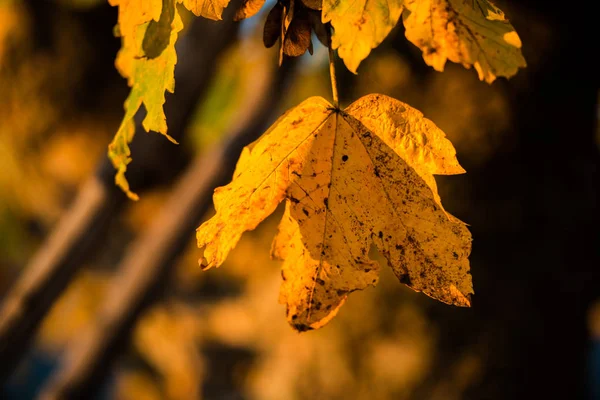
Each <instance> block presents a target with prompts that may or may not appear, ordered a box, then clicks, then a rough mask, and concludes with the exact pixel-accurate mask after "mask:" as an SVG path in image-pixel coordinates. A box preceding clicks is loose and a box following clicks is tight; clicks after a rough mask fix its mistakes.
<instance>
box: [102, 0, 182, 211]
mask: <svg viewBox="0 0 600 400" xmlns="http://www.w3.org/2000/svg"><path fill="white" fill-rule="evenodd" d="M141 3H143V4H146V3H145V2H141ZM125 4H126V5H124V4H120V6H119V32H120V33H121V35H122V36H123V40H122V41H123V46H122V48H121V50H120V51H119V54H118V55H117V61H116V65H117V68H118V69H119V71H120V72H121V74H122V75H123V76H124V77H126V78H128V83H129V85H130V86H131V92H130V93H129V96H128V97H127V99H126V100H125V116H124V117H123V121H122V122H121V126H120V127H119V130H118V131H117V133H116V135H115V137H114V139H113V141H112V143H111V144H110V146H109V153H108V154H109V157H110V159H111V160H112V163H113V165H114V166H115V168H116V169H117V175H116V177H115V182H116V183H117V185H119V186H120V187H121V188H122V189H123V190H124V191H125V193H127V195H128V196H129V197H130V198H131V199H134V200H136V199H137V198H138V197H137V195H136V194H135V193H133V192H131V190H130V189H129V183H128V182H127V179H126V178H125V171H126V170H127V165H128V164H129V163H130V162H131V150H130V149H129V143H130V142H131V140H132V139H133V135H134V134H135V122H134V119H133V118H134V116H135V114H136V113H137V111H138V110H139V108H140V107H141V106H142V104H143V105H144V107H145V109H146V117H145V118H144V121H143V123H142V125H143V127H144V129H145V130H146V131H155V132H159V133H162V134H163V135H165V136H166V137H167V138H168V139H169V140H171V141H172V142H175V140H174V139H172V138H171V137H170V136H169V135H168V134H167V122H166V116H165V113H164V110H163V104H164V103H165V91H168V92H171V93H173V91H174V90H175V78H174V70H175V64H176V63H177V55H176V53H175V42H176V41H177V35H178V32H179V31H181V30H182V29H183V23H182V22H181V18H180V16H179V13H178V11H177V8H176V7H175V4H174V3H173V1H172V0H164V1H163V7H162V8H161V7H159V11H160V10H162V11H161V12H160V13H159V16H158V18H157V19H154V16H155V15H153V14H152V13H151V12H150V11H152V12H154V11H155V10H154V9H152V10H150V9H149V10H148V12H147V13H146V15H147V16H146V17H145V18H146V19H148V21H147V22H145V23H142V24H139V25H136V26H134V30H133V33H132V32H130V31H129V25H128V24H129V23H131V22H130V20H129V19H125V21H127V23H126V24H125V25H124V24H123V23H122V22H121V13H122V12H123V13H125V12H126V11H127V10H128V8H127V7H128V6H129V7H130V6H131V3H125ZM154 6H156V5H154ZM122 9H123V10H125V11H121V10H122ZM132 14H136V13H135V12H132ZM139 21H140V19H137V20H136V23H137V22H139ZM126 35H127V36H126ZM129 35H132V36H129ZM149 36H151V40H149V39H147V37H149Z"/></svg>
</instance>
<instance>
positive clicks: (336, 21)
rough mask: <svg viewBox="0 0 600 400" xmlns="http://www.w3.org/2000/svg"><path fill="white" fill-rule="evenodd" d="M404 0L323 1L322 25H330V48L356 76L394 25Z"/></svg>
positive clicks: (400, 12)
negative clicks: (365, 60) (360, 66)
mask: <svg viewBox="0 0 600 400" xmlns="http://www.w3.org/2000/svg"><path fill="white" fill-rule="evenodd" d="M403 1H404V0H393V1H382V0H359V1H358V2H356V1H348V0H323V14H322V20H323V23H326V22H331V26H333V35H332V37H331V46H332V48H333V49H337V50H338V55H339V56H340V58H341V59H343V60H344V63H345V64H346V67H347V68H348V69H349V70H350V71H352V72H354V73H356V69H357V68H358V65H359V64H360V62H361V61H362V60H364V59H365V58H367V56H368V55H369V53H370V52H371V49H374V48H375V47H377V46H379V44H380V43H381V42H382V41H383V39H385V37H386V36H387V35H388V34H389V33H390V31H391V30H392V28H393V27H394V26H396V23H397V22H398V19H399V18H400V15H401V14H402V10H403V7H402V3H403Z"/></svg>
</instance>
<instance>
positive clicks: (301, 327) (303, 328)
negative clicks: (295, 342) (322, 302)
mask: <svg viewBox="0 0 600 400" xmlns="http://www.w3.org/2000/svg"><path fill="white" fill-rule="evenodd" d="M293 326H294V329H295V330H297V331H298V332H306V331H310V330H312V328H311V327H310V326H308V325H304V324H293Z"/></svg>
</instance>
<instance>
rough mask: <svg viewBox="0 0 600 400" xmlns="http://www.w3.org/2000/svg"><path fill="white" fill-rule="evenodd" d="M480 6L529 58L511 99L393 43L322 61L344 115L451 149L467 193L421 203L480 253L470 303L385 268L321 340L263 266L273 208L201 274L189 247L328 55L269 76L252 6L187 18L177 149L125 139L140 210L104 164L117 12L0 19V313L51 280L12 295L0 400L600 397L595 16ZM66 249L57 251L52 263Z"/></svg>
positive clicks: (95, 6) (76, 1) (450, 188)
mask: <svg viewBox="0 0 600 400" xmlns="http://www.w3.org/2000/svg"><path fill="white" fill-rule="evenodd" d="M232 3H233V2H232ZM497 5H498V6H499V7H500V8H501V9H503V10H504V11H505V12H506V13H507V15H508V17H509V18H510V20H511V22H512V23H513V25H514V26H515V28H516V29H517V31H518V32H519V34H520V36H521V38H522V41H523V44H524V45H523V53H524V55H525V58H526V60H527V62H528V67H527V68H526V69H525V70H521V71H519V72H518V74H517V76H516V77H514V78H513V79H511V80H509V81H507V80H504V79H500V80H498V81H497V82H495V83H494V84H492V85H487V84H486V83H483V82H480V81H478V79H477V74H476V73H475V71H473V70H466V69H464V68H463V67H462V66H459V65H454V64H448V65H447V66H446V70H445V71H444V72H443V73H439V72H435V71H433V70H432V69H430V68H429V67H427V66H426V65H425V64H424V62H423V61H422V58H421V55H420V52H419V50H418V49H417V48H416V47H414V46H412V45H411V44H410V43H409V42H408V41H406V39H405V38H404V32H403V28H402V26H401V24H400V26H398V27H396V28H395V29H394V31H393V32H392V34H390V36H389V37H388V38H387V39H386V40H385V41H384V43H383V44H382V45H381V46H380V47H378V48H377V49H376V50H374V51H373V53H372V54H371V56H370V57H369V58H368V59H367V60H366V61H365V62H364V63H363V64H362V65H361V67H360V68H359V70H358V72H359V73H358V75H353V74H351V73H349V72H348V71H346V70H345V69H344V67H343V64H341V63H339V64H338V79H339V91H340V95H341V97H342V99H341V100H342V103H343V105H347V104H349V103H350V102H351V101H352V100H353V99H357V98H358V97H360V96H362V95H364V94H368V93H377V92H379V93H384V94H387V95H389V96H392V97H395V98H397V99H400V100H402V101H405V102H407V103H409V104H410V105H412V106H414V107H416V108H418V109H419V110H421V111H422V112H423V113H424V114H425V116H426V117H428V118H430V119H432V120H433V121H434V122H435V123H436V124H437V125H438V126H440V127H441V128H442V129H443V130H444V131H445V132H446V134H447V136H448V137H449V138H450V140H451V141H452V142H453V143H454V145H455V147H456V149H457V153H458V158H459V160H460V162H461V164H462V165H463V166H464V167H465V169H466V170H467V171H468V173H467V174H465V175H460V176H452V177H439V178H438V184H439V188H440V195H441V197H442V199H443V202H444V206H445V208H446V209H447V210H448V211H450V212H451V213H453V214H454V215H456V216H458V217H459V218H460V219H462V220H463V221H465V222H467V223H468V224H469V225H470V229H471V231H472V234H473V237H474V241H473V253H472V256H471V271H472V275H473V281H474V287H475V292H476V294H475V296H474V298H473V307H472V308H470V309H460V308H455V307H450V306H447V305H444V304H440V303H437V302H435V301H434V300H432V299H430V298H428V297H426V296H424V295H422V294H419V293H414V292H412V291H411V290H409V289H407V288H406V287H404V286H403V285H401V284H400V283H399V282H398V281H397V279H396V278H395V277H394V276H393V274H392V273H391V271H388V270H387V269H386V268H383V269H382V277H381V280H380V283H379V285H378V286H377V287H376V288H370V289H368V290H365V291H364V292H360V293H353V294H352V295H351V296H350V297H349V300H348V301H347V303H346V305H345V306H344V307H343V308H342V309H341V311H340V313H339V314H338V316H337V317H336V318H335V319H334V320H333V321H332V322H331V323H329V324H328V325H327V326H326V327H325V328H323V329H321V330H319V331H311V332H307V333H303V334H298V333H296V332H295V331H293V330H292V329H291V328H290V327H289V326H288V325H287V323H286V321H285V310H284V307H283V306H282V305H280V304H278V301H277V300H278V290H279V284H280V280H281V276H280V263H279V262H278V261H273V260H270V258H269V250H270V243H271V240H272V238H273V237H274V235H275V232H276V226H277V222H278V219H279V217H280V216H281V210H278V211H277V212H276V213H275V214H274V215H273V216H272V217H271V218H269V219H268V220H267V221H265V222H264V223H263V224H262V225H261V226H260V227H259V228H258V229H257V230H255V231H253V232H250V233H247V234H246V235H245V236H244V237H243V239H242V241H241V242H240V244H239V245H238V246H237V248H236V249H235V250H234V251H233V253H232V254H231V255H230V256H229V259H228V260H227V262H226V264H225V265H224V266H223V267H222V268H219V269H213V270H210V271H207V272H202V271H201V270H200V268H199V267H198V264H197V259H198V258H199V255H200V253H199V250H198V249H197V248H196V246H195V238H194V229H195V227H197V226H198V225H199V223H200V222H201V221H202V220H203V219H205V218H207V217H210V215H211V214H212V212H213V210H212V205H211V199H210V197H211V193H212V189H213V188H214V186H215V185H219V184H223V183H225V182H227V181H228V180H229V179H230V177H231V171H232V168H233V166H234V165H235V161H236V159H237V156H238V154H239V151H240V149H241V147H243V146H244V145H245V144H247V143H249V142H250V141H251V140H253V139H254V138H256V137H257V136H258V135H260V133H261V132H262V131H263V130H264V129H265V128H266V127H268V125H269V124H270V123H271V122H272V121H274V120H275V119H276V118H277V117H278V116H279V115H280V114H281V113H282V112H283V111H285V110H286V109H287V108H289V107H291V106H293V105H295V104H297V103H299V102H300V101H302V100H303V99H305V98H306V97H309V96H313V95H321V96H323V97H325V98H330V83H329V76H328V69H327V51H326V49H324V48H323V47H321V46H320V45H319V44H318V41H316V40H314V43H315V54H314V55H313V56H309V55H305V56H303V57H301V58H299V59H296V60H291V59H286V60H284V65H283V67H281V68H278V67H277V56H278V55H277V54H276V53H277V51H276V50H275V49H265V48H264V47H263V45H262V23H263V21H264V18H265V14H266V13H265V11H267V10H268V8H269V6H268V5H267V6H265V10H263V12H262V13H260V14H259V15H257V16H256V17H253V18H251V19H250V20H248V21H245V22H244V23H242V24H238V23H233V22H231V21H230V20H231V13H230V14H229V15H227V16H226V18H225V19H226V21H224V22H219V23H216V22H212V21H207V20H202V19H198V18H193V16H191V15H189V14H187V13H185V11H184V10H183V9H182V10H181V12H182V13H183V17H184V21H185V24H186V28H185V31H184V32H183V33H182V35H181V38H180V41H179V43H178V47H177V50H178V58H179V62H178V65H177V68H176V92H175V94H174V95H167V105H166V112H167V117H168V124H169V129H170V130H169V133H170V134H171V135H173V136H174V137H176V138H178V139H179V140H180V143H181V144H180V145H179V146H176V145H173V144H171V143H170V142H168V141H167V140H165V139H164V138H162V137H160V136H159V135H158V134H155V133H149V134H146V133H145V132H143V131H141V130H138V133H137V136H136V139H135V141H134V144H133V146H132V148H133V160H134V161H133V163H132V164H131V170H130V173H129V174H128V177H129V179H130V182H131V183H132V188H133V190H134V191H136V192H138V193H139V194H140V195H141V200H140V201H138V202H135V203H134V202H131V201H129V200H126V198H125V197H124V196H123V194H122V193H121V192H120V191H119V190H118V189H116V188H115V187H114V185H113V180H112V179H113V178H112V176H113V173H114V171H113V170H112V167H111V166H110V164H109V163H108V161H107V159H106V148H107V145H108V143H109V142H110V140H111V138H112V135H113V134H114V133H115V132H116V130H117V128H118V126H119V123H120V120H121V118H122V116H123V108H122V104H123V101H124V99H125V98H126V96H127V94H128V88H127V85H126V82H125V80H123V79H122V78H121V77H120V76H119V75H118V73H117V72H116V70H115V68H114V65H113V63H114V58H115V56H116V52H117V51H118V49H119V47H120V40H119V39H118V38H115V37H114V35H113V27H114V25H115V24H116V21H117V10H116V9H115V8H113V7H110V6H109V5H108V4H107V2H105V1H103V0H55V1H50V0H45V1H44V0H0V300H4V301H5V304H6V303H8V300H10V299H11V298H12V297H11V296H13V295H14V293H15V291H16V290H17V289H16V288H20V287H22V286H19V285H21V284H19V282H22V281H24V280H27V279H33V278H35V277H34V276H33V275H35V274H34V273H33V272H32V271H34V270H35V268H36V267H38V268H39V266H40V265H47V266H49V267H52V268H54V271H55V273H54V275H52V274H48V276H47V277H46V278H44V279H43V280H42V281H43V285H42V289H39V290H38V291H37V292H36V293H37V294H38V296H37V297H32V298H29V299H28V302H27V304H26V308H25V311H24V312H23V315H21V322H22V324H23V325H22V326H24V327H25V328H23V329H22V330H21V331H15V329H14V328H13V329H12V331H11V329H8V328H6V326H1V325H0V350H1V351H0V354H3V355H2V356H0V372H1V374H0V377H1V378H2V382H3V383H2V386H0V398H1V399H32V398H44V399H51V398H85V399H122V400H129V399H131V400H134V399H135V400H137V399H149V400H154V399H207V400H210V399H215V400H216V399H219V400H220V399H223V400H225V399H227V400H229V399H261V400H262V399H264V400H295V399H298V400H300V399H381V400H383V399H394V400H396V399H398V400H402V399H419V400H420V399H434V400H438V399H439V400H442V399H443V400H453V399H457V400H458V399H490V400H494V399H521V398H523V399H529V398H547V399H600V302H599V300H600V229H599V228H598V226H599V225H600V216H599V213H598V201H599V200H598V188H599V185H598V184H599V173H598V166H599V163H598V161H599V159H600V157H599V145H600V134H599V130H598V115H599V110H598V98H599V91H598V90H599V86H598V68H597V63H595V62H593V58H594V57H595V56H596V53H597V47H598V44H597V40H596V39H597V32H596V31H595V30H594V20H593V15H591V13H589V12H587V13H586V12H585V11H584V10H571V9H567V8H566V6H563V7H556V6H554V5H552V4H551V2H547V1H535V0H526V1H518V2H517V1H512V0H511V1H509V0H506V1H502V2H497ZM230 8H233V7H230ZM230 11H231V10H230ZM139 120H141V118H140V119H139ZM78 210H79V211H78ZM81 210H87V214H86V212H81ZM78 212H80V213H79V214H78ZM90 215H91V216H90ZM69 216H70V217H69ZM69 218H70V219H69ZM86 218H87V219H86ZM65 220H69V221H71V225H69V224H68V223H66V222H64V221H65ZM61 221H62V222H61ZM69 226H70V227H73V226H76V227H79V228H80V230H79V231H77V232H76V234H75V233H73V232H72V231H71V232H70V231H69ZM69 232H70V233H69ZM53 238H54V239H53ZM56 238H58V239H56ZM60 238H63V239H64V238H71V239H73V242H72V243H71V245H70V247H69V246H67V247H68V250H65V251H64V252H63V253H60V252H59V253H56V254H58V255H56V254H55V253H51V252H50V253H49V251H50V250H48V249H52V248H56V247H57V246H59V245H57V244H56V243H58V242H60ZM65 240H66V239H65ZM53 243H54V244H53ZM52 246H54V247H52ZM54 256H55V257H54ZM52 257H54V258H52ZM55 300H56V301H55ZM38 322H39V323H38ZM15 332H16V333H15ZM12 365H16V367H15V368H12Z"/></svg>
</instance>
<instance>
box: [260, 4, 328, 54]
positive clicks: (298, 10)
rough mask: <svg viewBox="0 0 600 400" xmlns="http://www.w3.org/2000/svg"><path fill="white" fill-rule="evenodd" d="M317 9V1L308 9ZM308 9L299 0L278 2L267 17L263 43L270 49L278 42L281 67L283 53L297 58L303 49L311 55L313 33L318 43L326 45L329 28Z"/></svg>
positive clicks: (318, 13)
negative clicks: (313, 32) (278, 40)
mask: <svg viewBox="0 0 600 400" xmlns="http://www.w3.org/2000/svg"><path fill="white" fill-rule="evenodd" d="M319 4H320V2H319ZM317 6H318V4H317V2H312V3H310V7H317ZM310 7H309V6H307V5H306V4H305V2H304V1H300V0H290V1H278V2H277V3H276V4H275V6H273V8H272V9H271V11H270V12H269V14H268V15H267V19H266V21H265V26H264V30H263V42H264V44H265V47H267V48H269V47H272V46H273V45H275V43H276V42H277V39H280V48H279V51H280V56H279V64H280V65H281V62H282V61H283V55H284V54H285V55H287V56H290V57H298V56H301V55H302V54H304V53H305V52H306V50H308V52H309V53H310V54H312V53H313V44H312V38H311V33H312V31H313V30H314V31H315V34H316V35H317V38H318V39H319V41H320V42H321V43H323V44H324V45H325V46H328V45H329V42H330V41H329V27H328V26H325V25H324V24H323V22H321V13H320V12H319V11H318V10H314V9H311V8H310Z"/></svg>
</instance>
